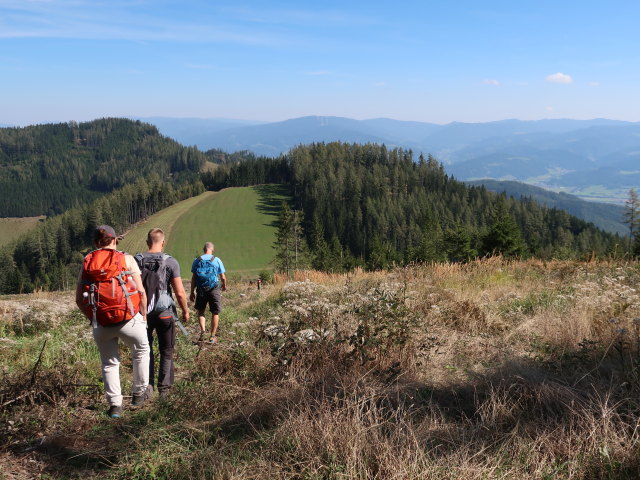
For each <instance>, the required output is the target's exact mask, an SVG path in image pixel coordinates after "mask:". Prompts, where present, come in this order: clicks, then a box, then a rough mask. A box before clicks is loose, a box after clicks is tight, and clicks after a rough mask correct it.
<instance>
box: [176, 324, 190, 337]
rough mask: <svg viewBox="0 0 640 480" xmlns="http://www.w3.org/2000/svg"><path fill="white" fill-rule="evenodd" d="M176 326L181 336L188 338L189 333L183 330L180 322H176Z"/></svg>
mask: <svg viewBox="0 0 640 480" xmlns="http://www.w3.org/2000/svg"><path fill="white" fill-rule="evenodd" d="M176 325H178V328H179V329H180V331H181V332H182V334H183V335H184V336H185V337H187V338H189V332H188V331H187V329H186V328H184V325H183V324H182V322H181V321H180V320H176Z"/></svg>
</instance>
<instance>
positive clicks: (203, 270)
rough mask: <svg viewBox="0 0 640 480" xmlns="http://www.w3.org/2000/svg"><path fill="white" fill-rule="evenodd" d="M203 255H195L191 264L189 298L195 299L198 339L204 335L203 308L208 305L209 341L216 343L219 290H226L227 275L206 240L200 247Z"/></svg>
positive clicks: (210, 244)
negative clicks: (209, 321)
mask: <svg viewBox="0 0 640 480" xmlns="http://www.w3.org/2000/svg"><path fill="white" fill-rule="evenodd" d="M202 250H203V251H204V254H203V255H200V256H199V257H196V259H195V260H194V261H193V265H192V266H191V273H192V275H191V295H190V296H189V299H190V300H191V301H192V302H193V301H194V300H195V308H196V312H197V313H198V321H199V322H200V339H202V338H203V337H204V334H205V332H206V331H207V329H206V318H205V309H206V308H207V305H209V310H210V311H211V336H210V337H209V343H216V342H217V341H218V338H217V337H216V332H217V331H218V322H219V321H220V312H221V311H222V296H221V291H226V290H227V277H225V275H224V272H225V269H224V265H223V264H222V261H221V260H220V259H219V258H218V257H216V256H214V255H213V252H214V246H213V243H211V242H207V243H205V244H204V247H203V249H202Z"/></svg>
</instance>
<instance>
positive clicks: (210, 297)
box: [195, 287, 222, 315]
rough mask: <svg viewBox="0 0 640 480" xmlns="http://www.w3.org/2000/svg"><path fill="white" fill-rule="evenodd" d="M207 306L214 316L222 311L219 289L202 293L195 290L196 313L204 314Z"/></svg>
mask: <svg viewBox="0 0 640 480" xmlns="http://www.w3.org/2000/svg"><path fill="white" fill-rule="evenodd" d="M207 305H209V310H211V313H212V314H214V315H217V314H219V313H220V312H221V311H222V295H221V294H220V287H216V288H213V289H211V290H208V291H202V292H201V291H200V290H199V289H198V290H196V305H195V307H196V310H197V311H198V312H204V310H205V308H207Z"/></svg>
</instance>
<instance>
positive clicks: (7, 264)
mask: <svg viewBox="0 0 640 480" xmlns="http://www.w3.org/2000/svg"><path fill="white" fill-rule="evenodd" d="M204 191H205V189H204V186H203V185H202V182H200V180H195V181H187V182H182V183H177V182H175V181H173V180H172V179H170V178H169V179H163V178H161V177H160V176H159V175H157V174H151V175H149V176H148V177H147V178H140V179H138V180H136V181H135V182H133V183H131V184H128V185H126V186H124V187H122V188H119V189H116V190H114V191H113V192H111V193H109V194H106V195H104V196H102V197H100V198H98V199H96V200H94V201H93V202H91V203H88V204H86V205H82V206H79V207H75V208H71V209H68V210H67V211H66V212H64V213H63V214H61V215H57V216H55V217H53V218H50V219H47V220H46V221H45V222H43V223H42V224H40V225H39V226H38V227H36V228H35V229H33V230H31V231H30V232H28V233H27V234H25V235H24V236H22V237H20V239H19V240H17V241H16V242H14V243H13V244H11V245H8V246H6V247H4V248H2V249H0V293H26V292H31V291H33V290H35V289H45V290H66V289H69V288H71V287H73V286H74V285H75V283H76V281H77V276H78V272H79V271H80V266H81V265H82V260H83V258H84V254H86V253H87V252H88V251H90V250H91V249H92V248H93V247H92V236H93V231H94V229H95V227H96V226H97V225H101V224H108V225H111V226H113V227H114V229H115V230H116V232H124V231H126V230H127V229H128V228H129V227H130V226H131V225H133V224H134V223H136V222H139V221H141V220H143V219H145V218H146V217H147V216H149V215H152V214H153V213H155V212H157V211H159V210H162V209H163V208H166V207H168V206H170V205H172V204H174V203H176V202H178V201H180V200H184V199H186V198H190V197H192V196H195V195H199V194H200V193H202V192H204Z"/></svg>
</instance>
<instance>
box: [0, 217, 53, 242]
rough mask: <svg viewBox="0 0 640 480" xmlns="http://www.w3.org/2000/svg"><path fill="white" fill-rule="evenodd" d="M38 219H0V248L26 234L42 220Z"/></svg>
mask: <svg viewBox="0 0 640 480" xmlns="http://www.w3.org/2000/svg"><path fill="white" fill-rule="evenodd" d="M44 218H45V217H44V216H40V217H23V218H0V247H2V246H3V245H7V244H8V243H10V242H12V241H13V240H15V239H16V238H18V237H19V236H21V235H22V234H24V233H27V232H28V231H29V230H31V229H32V228H33V227H35V226H36V225H37V224H38V221H40V220H41V219H44Z"/></svg>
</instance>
